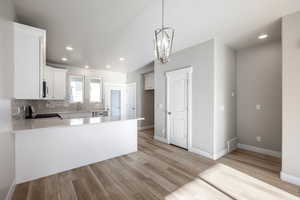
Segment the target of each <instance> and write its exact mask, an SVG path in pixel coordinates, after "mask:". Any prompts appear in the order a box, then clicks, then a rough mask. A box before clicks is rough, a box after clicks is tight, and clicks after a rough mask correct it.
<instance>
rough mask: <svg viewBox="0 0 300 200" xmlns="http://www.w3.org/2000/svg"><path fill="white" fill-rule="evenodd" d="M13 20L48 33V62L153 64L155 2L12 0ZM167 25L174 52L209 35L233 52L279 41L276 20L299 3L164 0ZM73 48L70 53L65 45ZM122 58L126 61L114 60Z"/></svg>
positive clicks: (117, 66) (118, 66)
mask: <svg viewBox="0 0 300 200" xmlns="http://www.w3.org/2000/svg"><path fill="white" fill-rule="evenodd" d="M14 3H15V6H16V12H17V16H18V20H19V21H20V22H21V23H25V24H28V25H33V26H36V27H40V28H44V29H46V30H47V39H48V40H47V59H48V60H49V61H50V62H55V63H61V58H62V57H63V56H66V57H68V58H69V61H68V62H67V64H69V65H74V66H84V65H86V64H88V65H90V66H91V67H93V68H99V69H105V66H106V65H107V64H109V65H111V66H112V68H111V70H113V71H132V70H134V69H137V68H139V67H142V66H144V65H145V64H147V63H149V62H151V61H153V59H154V50H153V31H154V29H156V28H158V27H160V23H161V1H160V0H87V1H83V0H14ZM166 9H167V11H166V15H167V16H166V22H167V24H168V25H170V26H172V27H173V28H175V30H176V32H175V41H174V50H175V51H178V50H181V49H183V48H186V47H189V46H192V45H195V44H198V43H200V42H203V41H206V40H208V39H211V38H213V37H217V38H219V39H221V40H223V41H224V42H225V43H226V44H228V45H230V46H231V47H233V48H235V49H241V48H245V47H248V46H251V45H255V44H257V43H260V42H261V41H258V40H257V36H258V35H259V34H260V33H268V34H269V35H270V38H269V39H268V40H276V39H279V38H280V18H281V17H282V16H284V15H287V14H289V13H292V12H295V11H298V10H300V1H299V0H166ZM67 45H72V47H73V48H74V49H75V50H74V51H73V52H67V51H66V50H65V46H67ZM120 57H124V58H125V59H126V60H125V62H121V61H119V58H120Z"/></svg>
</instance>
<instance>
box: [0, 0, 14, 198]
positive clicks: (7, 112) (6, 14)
mask: <svg viewBox="0 0 300 200" xmlns="http://www.w3.org/2000/svg"><path fill="white" fill-rule="evenodd" d="M14 18H15V16H14V9H13V5H12V2H11V1H10V0H0V199H4V198H5V196H6V195H7V193H8V191H9V189H10V187H11V185H12V184H13V182H14V176H15V175H14V137H13V135H12V133H11V131H12V126H11V98H12V96H13V64H14V62H13V59H14V58H13V26H12V23H11V22H12V21H13V20H14Z"/></svg>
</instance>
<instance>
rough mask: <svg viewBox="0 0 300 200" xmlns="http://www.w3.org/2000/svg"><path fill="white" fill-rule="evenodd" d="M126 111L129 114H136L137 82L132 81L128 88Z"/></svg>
mask: <svg viewBox="0 0 300 200" xmlns="http://www.w3.org/2000/svg"><path fill="white" fill-rule="evenodd" d="M126 96H127V98H126V101H127V106H126V111H127V115H129V116H136V83H130V84H128V85H127V88H126Z"/></svg>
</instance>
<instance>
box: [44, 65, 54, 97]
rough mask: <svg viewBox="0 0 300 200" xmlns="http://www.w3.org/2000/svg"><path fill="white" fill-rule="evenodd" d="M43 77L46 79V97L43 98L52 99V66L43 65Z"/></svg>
mask: <svg viewBox="0 0 300 200" xmlns="http://www.w3.org/2000/svg"><path fill="white" fill-rule="evenodd" d="M44 79H45V81H46V98H45V99H52V98H54V87H53V82H54V70H53V69H52V67H45V71H44Z"/></svg>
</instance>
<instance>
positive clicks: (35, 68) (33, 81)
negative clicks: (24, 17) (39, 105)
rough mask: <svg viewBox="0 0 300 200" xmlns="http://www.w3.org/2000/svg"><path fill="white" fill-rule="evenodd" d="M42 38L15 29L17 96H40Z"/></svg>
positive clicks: (30, 97) (18, 97)
mask: <svg viewBox="0 0 300 200" xmlns="http://www.w3.org/2000/svg"><path fill="white" fill-rule="evenodd" d="M40 45H41V44H40V38H39V37H37V36H35V35H32V34H30V33H26V32H25V31H23V30H18V29H16V30H15V98H16V99H39V98H40V58H39V55H40Z"/></svg>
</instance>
